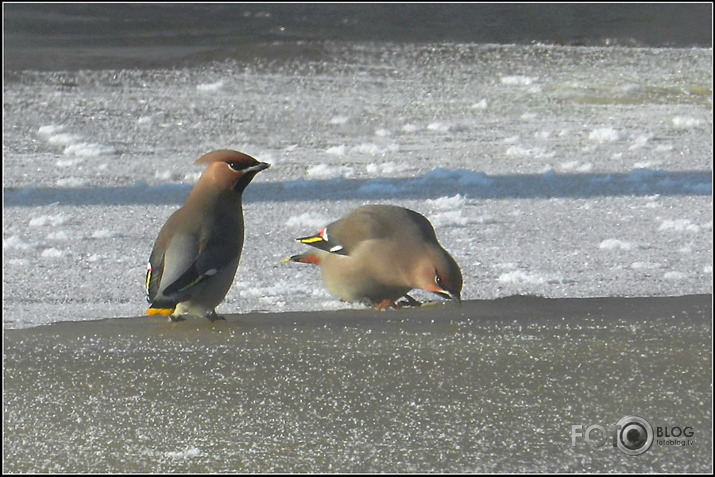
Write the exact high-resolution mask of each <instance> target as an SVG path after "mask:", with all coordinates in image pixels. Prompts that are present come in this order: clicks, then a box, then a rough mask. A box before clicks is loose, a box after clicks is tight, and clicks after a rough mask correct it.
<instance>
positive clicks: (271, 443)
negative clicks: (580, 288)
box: [4, 296, 712, 473]
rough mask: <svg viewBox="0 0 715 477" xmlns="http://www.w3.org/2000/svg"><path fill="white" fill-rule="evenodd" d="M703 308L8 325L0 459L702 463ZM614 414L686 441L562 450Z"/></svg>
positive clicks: (654, 301) (122, 468)
mask: <svg viewBox="0 0 715 477" xmlns="http://www.w3.org/2000/svg"><path fill="white" fill-rule="evenodd" d="M711 314H712V303H711V300H710V297H709V296H699V297H680V298H672V297H667V298H647V299H632V298H631V299H616V298H600V299H576V300H572V299H558V300H546V299H538V298H533V297H531V298H529V297H511V298H505V299H502V300H496V301H472V302H466V303H465V304H464V305H463V306H462V307H459V308H457V307H452V306H431V307H423V308H422V309H419V310H412V311H409V310H398V311H394V312H392V313H384V312H382V313H381V312H373V311H365V310H342V311H337V312H335V313H333V314H326V313H322V314H316V313H310V312H307V313H306V312H303V313H279V314H251V315H236V316H230V317H229V318H228V320H227V321H225V322H215V323H209V322H208V321H207V320H188V321H185V322H181V323H175V324H169V323H166V322H165V321H164V320H163V319H159V318H141V317H138V318H128V319H114V320H104V321H94V322H85V323H60V324H56V325H51V326H43V327H35V328H29V329H24V330H11V331H10V332H8V336H7V337H6V340H7V345H8V349H7V352H6V357H5V436H6V444H5V455H6V461H5V464H4V466H5V470H6V471H10V472H13V471H15V472H103V473H104V472H107V473H113V472H172V471H181V472H189V473H191V472H559V471H560V472H597V471H607V470H613V469H618V470H619V471H622V472H674V471H685V472H688V471H690V472H707V471H709V470H711V469H712V460H711V452H710V451H711V448H712V439H711V437H712V420H711V415H710V414H709V412H707V410H709V409H711V408H712V394H711V387H710V383H709V378H710V376H711V373H712V365H711V357H712V356H711V353H710V352H709V351H708V350H709V348H710V346H711V326H710V315H711ZM632 415H636V416H640V417H645V418H646V419H647V420H648V422H649V423H650V424H651V425H652V426H654V429H655V428H657V427H658V426H660V427H664V426H670V427H672V426H681V427H685V426H690V427H691V428H692V429H693V430H694V435H693V436H692V439H691V444H690V445H688V446H682V447H680V446H679V447H675V446H668V445H666V444H659V443H658V442H655V443H653V445H652V448H651V449H649V450H648V451H647V452H646V453H645V454H643V455H640V456H637V457H632V456H628V455H626V454H624V453H622V452H621V451H620V450H618V449H615V448H613V447H612V446H611V445H607V446H604V447H600V448H592V447H590V446H589V445H587V444H586V443H585V441H583V440H578V441H577V442H576V446H575V447H572V445H571V426H572V425H582V426H583V428H582V429H586V428H587V427H589V426H591V425H594V424H596V425H601V426H604V427H607V426H610V425H613V424H615V423H616V422H617V421H619V420H620V419H621V418H623V417H625V416H632ZM661 440H662V439H661ZM679 441H681V442H682V439H679ZM609 444H610V441H609Z"/></svg>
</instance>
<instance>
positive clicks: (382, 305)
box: [374, 299, 395, 311]
mask: <svg viewBox="0 0 715 477" xmlns="http://www.w3.org/2000/svg"><path fill="white" fill-rule="evenodd" d="M394 306H395V303H394V302H393V301H392V300H388V299H385V300H382V301H381V302H379V303H378V304H377V305H375V306H374V309H375V310H377V311H383V310H387V309H389V308H392V307H394Z"/></svg>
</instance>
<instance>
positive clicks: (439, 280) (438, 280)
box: [434, 270, 444, 289]
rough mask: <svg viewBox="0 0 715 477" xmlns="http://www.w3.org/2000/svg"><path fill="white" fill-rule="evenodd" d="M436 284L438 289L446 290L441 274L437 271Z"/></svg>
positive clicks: (435, 274) (435, 275) (435, 273)
mask: <svg viewBox="0 0 715 477" xmlns="http://www.w3.org/2000/svg"><path fill="white" fill-rule="evenodd" d="M434 282H435V283H436V284H437V286H438V287H440V288H442V289H444V283H442V279H441V278H440V276H439V273H437V270H435V272H434Z"/></svg>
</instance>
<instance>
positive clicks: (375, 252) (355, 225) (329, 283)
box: [284, 205, 462, 310]
mask: <svg viewBox="0 0 715 477" xmlns="http://www.w3.org/2000/svg"><path fill="white" fill-rule="evenodd" d="M296 240H297V241H298V242H301V243H304V244H306V245H311V246H313V247H315V250H310V251H308V252H306V253H302V254H299V255H294V256H292V257H289V258H287V259H285V260H284V261H285V262H288V261H293V262H302V263H312V264H315V265H318V266H320V269H321V273H322V275H323V282H324V283H325V286H326V288H327V289H328V291H329V292H330V293H331V294H332V295H334V296H336V297H337V298H340V299H341V300H343V301H348V302H356V301H359V302H367V303H369V304H371V305H374V306H375V308H376V309H378V310H384V309H387V308H390V307H393V306H397V305H396V303H395V301H396V300H397V299H399V298H401V297H403V296H406V297H407V299H408V300H410V301H412V302H414V301H415V300H413V299H412V298H411V297H410V296H409V295H407V292H409V291H410V290H412V289H415V288H419V289H422V290H427V291H430V292H433V293H436V294H438V295H440V296H443V297H445V298H451V299H453V300H456V301H458V302H459V301H460V294H461V292H462V272H461V270H460V269H459V265H457V262H456V261H455V260H454V259H453V258H452V256H451V255H450V254H449V253H447V251H446V250H445V249H443V248H442V246H441V245H440V244H439V242H438V241H437V236H436V235H435V232H434V229H433V228H432V224H431V223H430V222H429V220H427V219H426V218H425V217H424V216H423V215H420V214H418V213H417V212H415V211H413V210H410V209H405V208H403V207H396V206H393V205H366V206H362V207H358V208H357V209H355V210H353V211H352V212H350V213H349V214H347V215H346V216H345V217H343V218H342V219H340V220H337V221H336V222H333V223H331V224H330V225H328V226H327V227H325V228H324V229H322V230H320V231H319V232H318V233H317V234H315V235H311V236H309V237H303V238H299V239H296Z"/></svg>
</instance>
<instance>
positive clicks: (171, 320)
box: [169, 315, 186, 323]
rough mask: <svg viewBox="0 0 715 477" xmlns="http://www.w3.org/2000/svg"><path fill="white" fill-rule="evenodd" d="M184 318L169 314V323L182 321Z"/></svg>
mask: <svg viewBox="0 0 715 477" xmlns="http://www.w3.org/2000/svg"><path fill="white" fill-rule="evenodd" d="M184 320H186V318H184V317H183V316H181V315H169V322H170V323H176V322H177V321H184Z"/></svg>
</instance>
